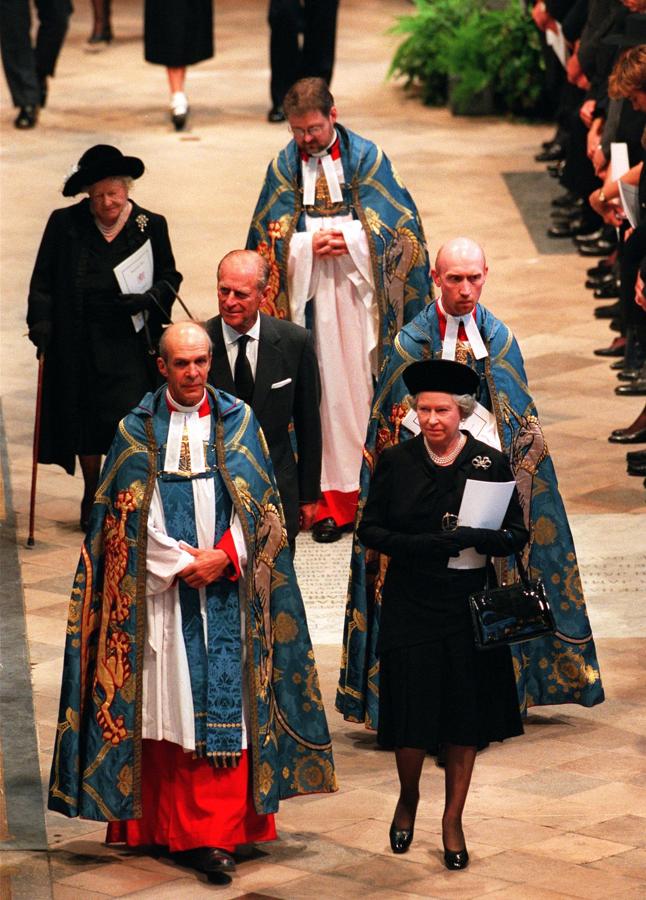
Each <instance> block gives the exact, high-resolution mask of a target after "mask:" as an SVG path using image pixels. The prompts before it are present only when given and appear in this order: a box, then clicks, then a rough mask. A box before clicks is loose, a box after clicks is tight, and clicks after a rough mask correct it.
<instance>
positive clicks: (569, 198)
mask: <svg viewBox="0 0 646 900" xmlns="http://www.w3.org/2000/svg"><path fill="white" fill-rule="evenodd" d="M552 206H554V207H555V208H556V209H580V208H581V207H582V206H583V197H577V195H576V194H572V193H571V192H569V191H568V193H567V194H561V196H560V197H555V198H554V199H553V200H552Z"/></svg>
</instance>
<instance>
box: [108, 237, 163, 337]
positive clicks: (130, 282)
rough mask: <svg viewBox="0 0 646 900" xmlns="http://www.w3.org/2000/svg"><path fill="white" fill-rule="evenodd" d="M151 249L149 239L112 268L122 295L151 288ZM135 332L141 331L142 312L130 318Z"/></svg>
mask: <svg viewBox="0 0 646 900" xmlns="http://www.w3.org/2000/svg"><path fill="white" fill-rule="evenodd" d="M154 268H155V265H154V262H153V248H152V245H151V243H150V238H148V240H147V241H146V243H145V244H142V245H141V247H139V249H138V250H135V252H134V253H131V254H130V256H129V257H127V259H124V261H123V262H120V263H119V265H118V266H115V267H114V270H113V271H114V274H115V277H116V279H117V283H118V285H119V287H120V288H121V293H122V294H143V293H145V292H146V291H147V290H149V288H151V287H152V286H153V272H154ZM130 318H131V319H132V324H133V325H134V328H135V331H141V329H142V328H143V327H144V323H145V321H146V319H145V318H144V314H143V313H142V312H138V313H135V315H134V316H131V317H130Z"/></svg>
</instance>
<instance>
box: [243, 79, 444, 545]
mask: <svg viewBox="0 0 646 900" xmlns="http://www.w3.org/2000/svg"><path fill="white" fill-rule="evenodd" d="M283 106H284V110H285V115H286V117H287V120H288V122H289V129H290V132H291V134H292V138H293V140H291V141H290V143H289V144H288V145H287V146H286V147H285V148H284V149H283V150H282V151H281V152H280V153H279V155H278V157H277V158H276V159H274V160H273V161H272V162H271V163H270V165H269V168H268V170H267V175H266V178H265V182H264V185H263V187H262V190H261V193H260V198H259V200H258V204H257V207H256V210H255V212H254V216H253V220H252V222H251V228H250V232H249V238H248V243H247V246H248V247H249V248H250V249H255V250H257V251H258V252H259V253H261V254H262V255H263V256H265V257H267V258H268V259H269V261H270V264H271V277H270V290H269V292H268V296H267V299H266V301H265V304H264V306H263V309H262V311H263V312H266V313H270V314H273V315H275V316H279V317H281V318H287V319H291V320H292V321H293V322H296V323H298V324H299V325H305V326H307V327H309V328H311V329H312V332H313V338H314V346H315V349H316V354H317V356H318V361H319V368H320V371H321V382H322V401H321V424H322V431H323V465H322V477H321V488H322V499H321V501H320V502H319V507H318V511H317V514H316V520H315V524H314V527H313V529H312V533H313V537H314V539H315V540H318V541H320V542H323V543H328V542H331V541H335V540H337V539H338V538H340V537H341V534H342V532H343V531H344V530H351V528H352V525H353V523H354V518H355V513H356V508H357V498H358V488H359V472H360V469H361V460H362V449H363V442H364V438H365V434H366V426H367V424H368V418H369V416H370V406H371V401H372V394H373V388H374V379H375V377H376V375H377V373H378V371H379V366H380V364H381V361H382V359H383V357H384V354H385V352H386V350H387V348H388V347H390V345H391V343H392V341H393V339H394V337H395V335H396V333H397V331H398V330H399V329H400V328H401V327H402V325H403V324H405V323H406V322H408V321H410V320H411V319H412V318H413V317H414V316H415V315H416V314H417V313H418V312H419V311H420V310H421V309H422V308H423V307H424V305H425V303H427V301H428V295H429V288H430V280H429V266H428V254H427V250H426V241H425V238H424V232H423V229H422V224H421V222H420V218H419V214H418V212H417V208H416V206H415V203H414V202H413V199H412V198H411V196H410V194H409V193H408V191H407V190H406V188H405V187H404V185H403V184H402V182H401V180H400V178H399V176H398V175H397V173H396V172H395V170H394V168H393V166H392V165H391V163H390V161H389V160H388V158H387V157H386V155H385V154H384V153H383V151H382V150H381V149H380V148H379V147H377V146H376V145H375V144H373V143H372V141H369V140H367V139H366V138H363V137H360V136H359V135H358V134H354V133H353V132H351V131H349V130H348V129H346V128H344V127H343V126H342V125H340V124H339V122H338V121H337V109H336V106H335V104H334V98H333V97H332V94H331V93H330V91H329V89H328V87H327V84H326V83H325V81H324V80H323V79H321V78H303V79H301V80H300V81H297V82H296V83H295V84H294V85H293V86H292V88H290V90H289V91H288V93H287V94H286V96H285V99H284V103H283Z"/></svg>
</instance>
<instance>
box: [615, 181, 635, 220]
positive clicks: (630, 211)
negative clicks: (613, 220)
mask: <svg viewBox="0 0 646 900" xmlns="http://www.w3.org/2000/svg"><path fill="white" fill-rule="evenodd" d="M619 197H620V199H621V205H622V207H623V210H624V212H625V213H626V218H627V219H628V221H629V222H630V224H631V225H632V227H633V228H637V226H638V225H639V218H640V215H639V187H638V186H637V185H636V184H627V183H626V182H625V181H620V182H619Z"/></svg>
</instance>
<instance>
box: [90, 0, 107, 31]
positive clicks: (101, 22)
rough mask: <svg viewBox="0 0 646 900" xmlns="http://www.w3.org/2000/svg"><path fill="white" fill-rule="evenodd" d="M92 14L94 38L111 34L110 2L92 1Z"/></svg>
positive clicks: (104, 0) (105, 0)
mask: <svg viewBox="0 0 646 900" xmlns="http://www.w3.org/2000/svg"><path fill="white" fill-rule="evenodd" d="M92 13H93V15H94V25H93V26H92V34H93V36H94V37H98V36H99V35H106V34H108V33H109V32H110V0H92Z"/></svg>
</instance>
